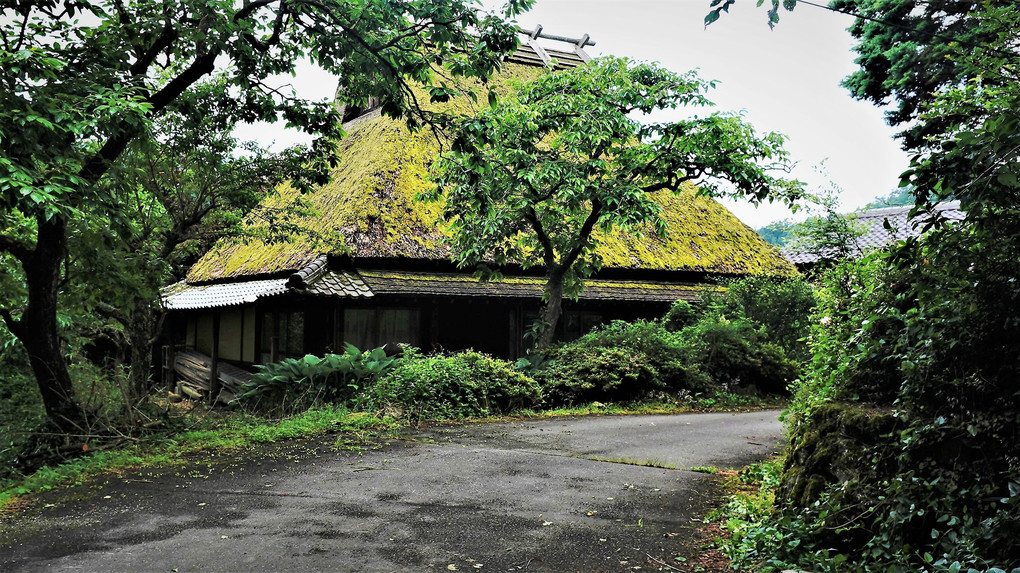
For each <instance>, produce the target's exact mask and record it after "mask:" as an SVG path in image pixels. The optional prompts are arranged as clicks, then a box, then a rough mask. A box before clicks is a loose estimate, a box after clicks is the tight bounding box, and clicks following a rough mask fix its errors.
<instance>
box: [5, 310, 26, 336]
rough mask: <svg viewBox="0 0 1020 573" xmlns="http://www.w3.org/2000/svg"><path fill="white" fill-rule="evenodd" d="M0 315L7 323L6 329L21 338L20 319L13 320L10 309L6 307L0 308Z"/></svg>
mask: <svg viewBox="0 0 1020 573" xmlns="http://www.w3.org/2000/svg"><path fill="white" fill-rule="evenodd" d="M0 317H3V319H4V322H5V323H7V330H9V331H11V334H13V335H14V336H16V337H17V338H21V334H20V333H21V332H22V329H21V321H20V320H14V316H12V315H11V311H10V310H8V309H6V308H0Z"/></svg>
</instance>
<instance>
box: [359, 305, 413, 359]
mask: <svg viewBox="0 0 1020 573" xmlns="http://www.w3.org/2000/svg"><path fill="white" fill-rule="evenodd" d="M344 342H348V343H350V344H353V345H354V346H357V347H358V348H359V349H361V350H367V349H370V348H376V347H378V346H383V345H385V344H389V343H391V342H400V343H404V344H410V345H411V346H420V345H421V312H420V311H419V310H418V309H416V308H347V309H344Z"/></svg>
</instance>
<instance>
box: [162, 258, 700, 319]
mask: <svg viewBox="0 0 1020 573" xmlns="http://www.w3.org/2000/svg"><path fill="white" fill-rule="evenodd" d="M317 265H319V262H318V261H316V262H313V263H312V264H311V265H309V266H308V267H306V268H305V269H302V270H301V271H299V272H297V273H294V274H293V275H291V276H290V277H287V278H280V279H266V280H252V281H243V282H233V283H219V284H209V285H188V284H186V283H183V282H181V283H177V284H175V285H172V286H170V287H167V288H166V289H164V291H163V303H164V305H165V306H166V308H167V309H169V310H193V309H202V308H220V307H225V306H237V305H242V304H249V303H253V302H255V301H256V300H258V299H261V298H268V297H273V296H280V295H284V294H288V293H297V294H305V295H310V296H323V297H335V298H371V297H374V296H377V295H414V296H422V295H424V296H439V297H471V298H479V297H492V298H505V299H539V298H541V296H542V289H543V287H544V286H545V279H543V278H539V277H505V278H504V279H503V280H499V281H480V280H478V279H475V278H473V277H471V276H470V275H467V274H460V273H428V272H408V271H380V270H365V269H362V270H358V271H337V270H332V269H329V268H327V267H326V265H325V262H324V260H323V262H322V263H321V266H317ZM313 267H314V268H313ZM305 271H308V272H305ZM706 288H712V287H711V286H708V285H704V284H693V283H675V282H666V281H626V280H589V281H586V282H585V288H584V291H583V292H582V293H581V296H580V298H581V299H582V300H604V301H621V302H622V301H627V302H636V301H646V302H672V301H675V300H678V299H679V300H685V301H688V302H691V301H695V300H697V299H698V298H699V297H700V296H701V293H702V292H703V291H704V290H705V289H706Z"/></svg>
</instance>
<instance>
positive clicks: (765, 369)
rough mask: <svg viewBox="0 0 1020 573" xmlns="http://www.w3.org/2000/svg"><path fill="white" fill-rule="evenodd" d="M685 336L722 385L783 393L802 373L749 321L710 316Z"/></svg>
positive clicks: (694, 351)
mask: <svg viewBox="0 0 1020 573" xmlns="http://www.w3.org/2000/svg"><path fill="white" fill-rule="evenodd" d="M681 335H682V336H683V338H684V340H686V341H687V344H688V345H689V347H690V348H691V350H692V356H693V358H694V360H696V361H697V363H698V364H699V365H700V367H701V368H702V370H704V372H705V373H706V374H707V375H708V376H709V377H710V378H711V379H712V380H713V381H714V382H715V383H716V384H719V385H722V386H726V387H738V386H744V387H747V386H753V387H756V388H758V389H759V390H761V391H762V392H765V393H767V394H781V393H785V392H786V388H787V386H788V385H789V384H790V383H791V382H793V380H794V379H795V378H796V377H797V375H798V372H799V368H798V365H797V363H796V362H794V361H793V360H791V359H789V358H787V357H786V353H785V351H784V350H783V348H782V347H781V346H778V345H776V344H772V343H770V342H765V341H764V336H763V335H762V334H761V332H760V331H759V330H757V329H756V328H755V327H754V325H752V324H751V323H750V322H749V321H747V320H743V319H738V320H729V319H727V318H726V317H724V316H721V315H709V316H707V317H705V318H703V319H701V320H699V321H698V322H697V323H695V324H694V325H693V326H690V327H688V328H686V329H684V330H683V332H682V333H681Z"/></svg>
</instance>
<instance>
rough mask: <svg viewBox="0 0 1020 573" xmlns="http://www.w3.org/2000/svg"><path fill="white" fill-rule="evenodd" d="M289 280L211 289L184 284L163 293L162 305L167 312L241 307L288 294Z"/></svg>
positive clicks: (235, 284)
mask: <svg viewBox="0 0 1020 573" xmlns="http://www.w3.org/2000/svg"><path fill="white" fill-rule="evenodd" d="M287 280H288V279H267V280H255V281H244V282H239V283H225V284H211V285H189V284H186V283H185V282H183V281H181V282H179V283H177V284H175V285H171V286H169V287H167V288H165V289H164V290H163V304H164V305H165V306H166V308H167V309H168V310H191V309H196V308H217V307H224V306H238V305H242V304H247V303H251V302H255V301H256V300H258V299H260V298H265V297H270V296H277V295H281V294H283V293H285V292H287V290H288V289H287Z"/></svg>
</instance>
